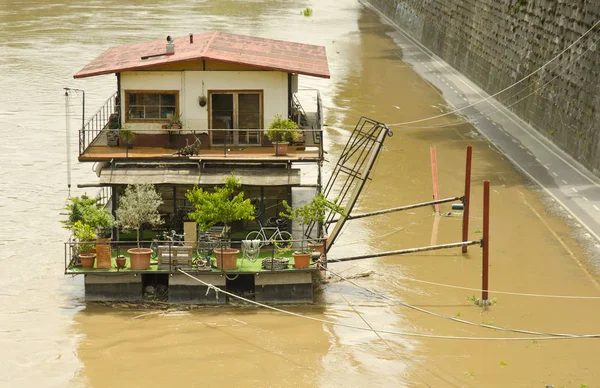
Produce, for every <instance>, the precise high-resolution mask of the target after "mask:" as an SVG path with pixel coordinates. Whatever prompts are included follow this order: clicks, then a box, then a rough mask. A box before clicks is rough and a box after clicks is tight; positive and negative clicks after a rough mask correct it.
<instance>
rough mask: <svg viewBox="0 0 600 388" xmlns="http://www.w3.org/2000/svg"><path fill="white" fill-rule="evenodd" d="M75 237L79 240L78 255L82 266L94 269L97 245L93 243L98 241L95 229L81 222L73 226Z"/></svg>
mask: <svg viewBox="0 0 600 388" xmlns="http://www.w3.org/2000/svg"><path fill="white" fill-rule="evenodd" d="M73 235H74V236H75V238H77V253H78V255H79V260H81V266H82V267H83V268H84V269H93V268H94V259H95V258H96V253H95V250H96V244H95V243H94V242H93V241H94V240H95V239H96V233H94V229H93V228H92V227H91V226H90V225H87V224H84V223H83V222H81V221H77V222H75V223H74V224H73Z"/></svg>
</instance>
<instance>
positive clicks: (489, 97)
mask: <svg viewBox="0 0 600 388" xmlns="http://www.w3.org/2000/svg"><path fill="white" fill-rule="evenodd" d="M599 24H600V20H598V21H597V22H596V23H594V25H593V26H592V27H590V28H589V29H588V30H587V31H586V32H585V33H584V34H583V35H581V36H580V37H579V38H577V39H576V40H575V41H574V42H573V43H571V44H570V45H569V46H567V47H566V48H565V49H564V50H562V51H561V52H559V53H558V54H557V55H555V56H554V57H553V58H552V59H550V60H549V61H547V62H546V63H545V64H543V65H542V66H541V67H539V68H537V69H536V70H535V71H533V72H532V73H530V74H528V75H526V76H525V77H523V78H521V79H520V80H518V81H517V82H515V83H513V84H511V85H509V86H507V87H506V88H504V89H502V90H500V91H498V92H496V93H494V94H492V95H490V96H487V97H485V98H483V99H481V100H479V101H476V102H474V103H471V104H468V105H466V106H464V107H462V108H458V109H455V110H453V111H451V112H446V113H442V114H439V115H435V116H431V117H426V118H423V119H418V120H412V121H405V122H400V123H394V124H388V125H387V126H388V127H392V126H403V125H407V124H414V123H420V122H424V121H429V120H433V119H437V118H440V117H445V116H448V115H451V114H456V113H458V112H462V111H463V110H465V109H467V108H470V107H473V106H475V105H478V104H480V103H482V102H486V101H488V100H490V99H492V98H494V97H496V96H498V95H499V94H501V93H504V92H505V91H507V90H509V89H511V88H513V87H515V86H517V85H519V84H521V83H522V82H524V81H526V80H527V79H529V78H531V77H532V76H534V75H535V74H537V73H538V72H540V71H542V70H544V69H545V68H546V67H547V66H548V65H549V64H551V63H552V62H554V61H555V60H556V59H557V58H559V57H561V56H562V54H564V53H565V52H567V51H568V50H570V49H571V48H572V47H573V46H575V45H576V44H577V43H578V42H579V41H580V40H582V39H583V38H584V37H585V36H587V35H588V34H589V33H590V32H591V31H592V30H593V29H594V28H596V26H598V25H599ZM402 34H403V35H405V36H406V37H407V38H408V39H409V40H411V41H413V42H414V43H416V44H417V45H418V46H422V44H421V43H419V42H418V41H416V40H414V38H412V37H410V35H408V34H406V33H405V32H403V31H402ZM423 51H424V50H423ZM424 52H425V51H424ZM426 54H427V53H426ZM428 55H429V54H428ZM430 56H431V55H430Z"/></svg>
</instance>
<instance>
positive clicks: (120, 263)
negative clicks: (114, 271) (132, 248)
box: [115, 255, 127, 269]
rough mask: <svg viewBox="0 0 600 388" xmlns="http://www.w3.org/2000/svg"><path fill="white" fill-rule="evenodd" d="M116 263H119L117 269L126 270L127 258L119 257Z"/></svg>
mask: <svg viewBox="0 0 600 388" xmlns="http://www.w3.org/2000/svg"><path fill="white" fill-rule="evenodd" d="M115 261H116V262H117V268H118V269H123V268H125V263H126V262H127V258H126V257H125V256H123V255H119V256H117V258H116V260H115Z"/></svg>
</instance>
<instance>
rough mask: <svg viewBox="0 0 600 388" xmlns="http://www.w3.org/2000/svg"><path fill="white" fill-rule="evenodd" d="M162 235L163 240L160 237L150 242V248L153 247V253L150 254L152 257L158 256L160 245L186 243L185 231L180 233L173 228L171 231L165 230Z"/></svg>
mask: <svg viewBox="0 0 600 388" xmlns="http://www.w3.org/2000/svg"><path fill="white" fill-rule="evenodd" d="M161 236H162V240H159V239H158V238H154V239H152V243H151V244H150V249H152V253H151V254H150V258H151V259H156V258H157V257H158V247H159V245H181V246H183V245H185V233H182V234H178V233H177V232H175V231H174V230H171V231H170V232H167V231H165V232H163V233H162V234H161Z"/></svg>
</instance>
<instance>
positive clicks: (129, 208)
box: [117, 184, 163, 270]
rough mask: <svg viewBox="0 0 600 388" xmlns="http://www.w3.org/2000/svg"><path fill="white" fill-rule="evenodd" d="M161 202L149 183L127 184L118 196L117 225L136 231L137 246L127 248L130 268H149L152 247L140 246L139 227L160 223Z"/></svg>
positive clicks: (124, 229) (125, 229)
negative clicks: (123, 191)
mask: <svg viewBox="0 0 600 388" xmlns="http://www.w3.org/2000/svg"><path fill="white" fill-rule="evenodd" d="M162 203H163V201H162V198H161V196H160V194H159V193H158V192H156V190H155V189H154V186H153V185H150V184H141V185H129V186H127V188H126V189H125V193H124V194H123V196H121V198H119V206H118V208H117V225H118V226H119V228H120V229H121V230H123V231H130V230H135V231H136V237H137V238H136V241H137V248H131V249H128V250H127V253H129V258H130V265H131V269H138V270H140V269H148V268H150V254H151V253H152V249H150V248H142V247H141V246H140V228H141V227H142V225H158V224H160V223H161V219H160V214H159V212H158V208H159V207H160V205H162Z"/></svg>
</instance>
